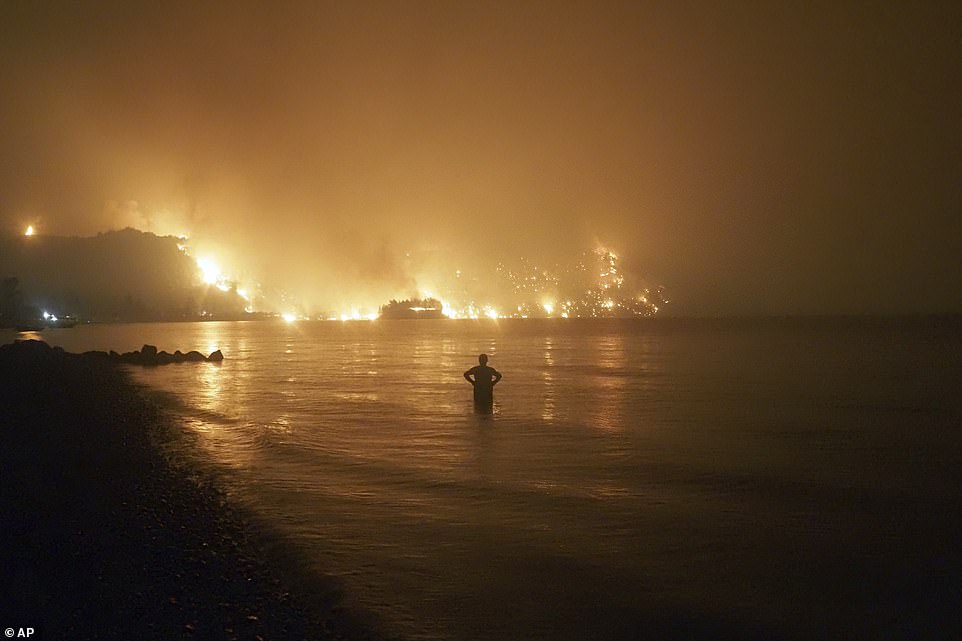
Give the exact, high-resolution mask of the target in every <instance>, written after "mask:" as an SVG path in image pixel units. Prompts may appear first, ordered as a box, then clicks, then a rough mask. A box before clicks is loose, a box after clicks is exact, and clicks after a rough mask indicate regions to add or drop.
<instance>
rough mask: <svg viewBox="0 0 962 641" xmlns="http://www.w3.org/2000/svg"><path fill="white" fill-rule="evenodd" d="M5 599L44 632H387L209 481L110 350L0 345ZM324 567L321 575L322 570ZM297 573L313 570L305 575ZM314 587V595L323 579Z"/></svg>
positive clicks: (126, 635) (14, 622) (146, 635)
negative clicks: (269, 550) (171, 455)
mask: <svg viewBox="0 0 962 641" xmlns="http://www.w3.org/2000/svg"><path fill="white" fill-rule="evenodd" d="M0 380H2V381H3V385H2V386H0V403H2V405H0V407H2V408H3V409H2V414H0V416H2V418H3V420H2V422H0V425H2V427H0V474H2V483H0V522H2V523H3V527H2V528H0V565H2V567H3V588H2V590H0V594H2V599H0V612H2V613H3V616H4V621H3V624H4V626H5V627H14V628H21V627H22V628H27V627H32V628H34V629H35V630H36V633H35V634H34V637H33V638H38V637H39V638H48V639H59V638H62V639H134V638H137V639H198V638H204V639H258V638H260V639H372V640H373V639H376V638H378V637H377V636H375V635H374V634H373V633H372V631H371V630H369V629H367V628H366V626H364V625H361V624H360V623H359V622H358V621H357V620H356V618H355V617H354V616H353V615H352V614H350V613H348V612H346V611H344V610H343V609H341V608H340V605H339V597H338V589H337V586H333V585H332V586H331V587H330V589H326V590H325V594H312V593H311V592H312V591H311V590H308V591H306V592H303V591H301V592H299V591H297V590H292V589H291V584H292V583H298V578H299V577H297V576H296V567H293V566H294V565H295V563H293V562H292V561H293V559H289V560H288V561H287V562H285V561H284V560H274V561H272V560H271V559H270V558H269V557H270V555H269V554H267V555H265V554H264V551H265V548H266V547H268V545H269V544H270V543H273V544H274V547H275V548H278V549H281V548H283V546H282V545H280V544H279V543H278V542H276V541H275V542H272V541H269V539H270V538H271V537H270V535H269V534H268V533H266V532H264V531H262V530H261V529H260V528H258V527H256V526H255V524H254V522H253V520H252V518H251V517H250V515H247V514H245V513H244V510H243V509H242V508H240V507H238V506H236V505H232V504H230V503H229V502H228V501H227V499H226V497H225V495H224V493H223V492H222V491H220V490H219V489H218V488H217V487H216V486H215V485H214V484H212V483H211V482H210V480H209V479H204V478H203V476H204V475H203V473H201V474H200V477H201V478H200V480H199V481H198V479H197V478H195V477H196V476H197V475H195V474H191V473H190V470H187V469H184V468H185V467H186V464H185V465H183V466H181V465H177V464H174V463H173V462H171V461H169V460H168V459H167V458H166V455H165V453H164V452H163V451H162V448H161V447H160V443H161V442H163V441H164V440H165V439H169V438H170V437H171V432H170V431H169V430H171V429H173V428H174V425H173V419H172V418H171V417H170V416H168V415H167V414H166V413H165V412H164V411H163V410H162V409H161V408H159V407H157V406H156V405H154V404H153V403H151V402H150V401H149V400H148V399H147V398H146V397H145V395H144V394H143V393H142V392H141V391H140V390H139V389H138V387H137V386H136V385H135V384H134V383H132V382H131V381H130V380H129V377H128V375H127V374H126V373H125V372H123V371H122V370H121V369H120V368H118V367H116V366H115V365H114V364H113V363H112V362H109V361H105V360H104V359H98V358H96V357H95V356H84V355H77V354H70V353H67V352H64V351H63V350H61V349H57V348H51V347H50V346H49V345H47V344H46V343H43V342H40V341H22V342H17V343H11V344H7V345H3V346H0ZM321 579H323V577H321ZM300 583H303V581H301V582H300ZM314 592H319V591H317V590H315V591H314Z"/></svg>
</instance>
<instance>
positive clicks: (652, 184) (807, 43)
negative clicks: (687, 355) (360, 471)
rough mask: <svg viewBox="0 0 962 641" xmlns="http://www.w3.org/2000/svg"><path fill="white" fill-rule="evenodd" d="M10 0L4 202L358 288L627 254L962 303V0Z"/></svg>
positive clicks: (726, 290)
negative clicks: (515, 262) (520, 261)
mask: <svg viewBox="0 0 962 641" xmlns="http://www.w3.org/2000/svg"><path fill="white" fill-rule="evenodd" d="M915 4H917V3H898V4H895V5H892V4H886V5H884V6H882V5H880V6H874V5H865V4H857V3H845V2H842V3H817V4H802V5H798V6H787V5H786V3H775V2H772V3H758V4H739V3H735V4H732V3H716V2H694V3H674V2H670V3H669V2H665V3H638V2H602V3H598V2H571V3H569V2H565V3H558V2H520V3H514V2H512V3H507V2H505V3H474V2H472V3H457V2H415V3H396V2H395V3H388V2H371V3H354V2H345V3H333V4H326V3H313V2H305V3H253V2H231V3H204V4H203V5H202V6H197V5H196V4H195V3H173V4H170V3H97V2H94V3H76V4H74V3H71V4H67V3H63V6H59V3H32V2H23V3H5V4H4V6H3V7H2V9H0V78H2V79H3V86H4V99H3V101H2V104H0V140H3V141H4V144H3V160H2V162H0V224H2V225H3V227H4V229H5V230H7V231H8V232H9V233H11V234H21V233H22V231H23V229H24V228H25V226H26V224H27V223H28V222H29V223H31V224H34V225H35V226H36V227H37V229H38V231H39V233H52V234H90V233H96V232H98V231H102V230H105V229H109V228H117V227H123V226H126V225H133V226H135V227H138V228H140V229H148V230H153V231H157V232H159V233H173V234H179V233H182V232H187V233H189V234H190V236H191V245H192V250H193V251H195V253H196V255H198V256H200V255H210V256H213V257H216V260H217V261H218V263H219V264H220V265H221V266H222V267H223V268H224V269H225V270H228V271H230V273H237V272H239V271H242V270H246V271H248V272H250V273H251V274H256V275H257V277H258V278H263V279H265V280H274V281H280V282H284V283H286V284H287V285H288V286H289V287H290V288H291V290H292V291H294V292H296V294H297V295H298V296H299V297H301V298H302V299H304V300H305V301H309V302H313V303H315V304H319V305H320V304H330V305H332V306H334V307H336V306H337V305H338V304H339V303H340V302H343V301H345V300H347V299H349V298H351V297H353V296H355V295H356V294H357V293H358V292H363V293H364V296H365V297H366V298H368V299H370V300H386V298H387V297H389V296H394V295H397V294H398V293H401V292H405V291H408V290H412V289H417V286H418V285H419V284H420V283H419V282H418V281H419V279H423V274H422V273H412V268H411V265H410V261H409V260H407V259H408V258H410V256H409V254H411V253H413V254H414V255H415V256H417V257H418V260H419V261H421V265H420V266H419V267H418V269H423V270H427V269H429V268H433V267H430V266H429V265H427V263H430V262H431V261H435V262H437V263H439V264H443V269H444V270H448V271H450V270H452V269H454V268H459V269H468V270H470V269H471V268H472V267H474V266H478V265H488V264H493V263H494V262H496V261H497V260H500V259H502V258H512V257H517V256H522V255H525V256H527V255H535V256H542V257H547V258H561V257H565V256H570V255H572V254H573V253H576V252H578V251H582V250H584V249H591V248H593V247H595V246H596V245H597V244H599V243H600V244H604V245H606V246H610V247H613V248H614V249H616V250H617V251H618V253H619V255H621V256H622V257H623V264H624V267H625V269H626V270H627V271H629V272H632V273H636V274H639V275H642V276H644V277H646V278H651V279H654V280H656V281H657V282H659V283H661V284H664V285H665V287H666V288H667V290H668V291H669V292H671V294H672V296H673V305H675V308H674V310H673V313H679V314H687V313H692V314H724V313H756V312H769V313H794V312H857V311H949V310H954V311H960V310H962V307H960V305H962V303H960V298H959V296H958V292H959V291H962V269H960V268H959V266H958V253H959V247H960V244H959V243H960V239H962V216H960V211H962V210H960V203H962V197H960V190H959V185H960V184H962V181H960V180H959V178H960V176H962V171H960V170H962V165H960V160H959V149H960V148H962V135H960V126H962V125H960V123H962V121H960V119H959V117H958V114H960V113H962V97H960V96H962V91H960V89H959V87H960V86H962V62H960V60H962V56H959V55H958V25H959V24H962V9H960V7H959V5H958V3H948V2H945V3H939V2H930V3H918V4H921V5H923V6H915Z"/></svg>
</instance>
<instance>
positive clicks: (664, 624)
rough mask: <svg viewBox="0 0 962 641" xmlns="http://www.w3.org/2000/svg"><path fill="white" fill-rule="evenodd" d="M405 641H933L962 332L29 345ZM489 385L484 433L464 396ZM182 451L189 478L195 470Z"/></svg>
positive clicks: (948, 579)
mask: <svg viewBox="0 0 962 641" xmlns="http://www.w3.org/2000/svg"><path fill="white" fill-rule="evenodd" d="M43 337H44V338H45V339H46V340H48V342H51V343H54V344H61V345H63V346H65V347H66V348H67V349H70V350H82V349H92V348H101V349H111V348H112V349H116V350H126V349H133V348H136V347H139V346H140V345H141V344H142V343H144V342H151V343H155V344H157V345H158V347H160V348H161V349H168V350H170V351H173V350H174V349H181V350H184V351H186V350H188V349H199V350H201V351H205V352H207V351H211V350H213V349H215V348H220V349H222V350H223V351H224V353H225V354H226V355H227V359H228V360H226V361H224V363H223V365H221V366H219V367H218V366H213V365H207V364H201V365H177V366H169V367H164V368H158V369H152V370H139V371H138V374H137V376H138V378H139V379H140V380H142V381H144V382H146V383H148V384H149V385H151V386H154V387H157V388H160V389H163V390H167V391H171V392H173V393H175V394H176V395H177V397H179V398H180V399H181V400H182V401H183V403H185V404H186V408H181V411H182V413H183V414H184V424H185V428H186V429H187V430H188V431H189V433H190V434H191V438H190V439H186V440H185V441H184V443H185V445H184V446H183V447H191V448H196V449H197V451H198V452H199V453H200V454H201V455H202V457H203V458H204V459H205V460H207V461H210V462H212V463H215V464H217V465H218V466H221V467H223V468H225V469H226V470H227V473H226V475H225V478H226V481H227V483H228V484H229V486H230V488H231V491H232V493H233V494H234V495H235V496H236V497H237V498H238V499H239V500H242V501H244V502H246V503H248V504H249V505H251V506H252V507H253V508H254V509H255V510H256V511H257V512H258V513H259V514H260V515H262V516H263V517H264V518H265V519H266V520H267V521H268V522H269V523H271V524H272V525H273V526H275V527H277V528H279V529H280V530H282V531H283V532H284V533H285V534H287V535H288V536H289V537H290V540H292V541H293V545H294V546H295V547H296V548H297V549H298V550H299V551H300V553H303V554H304V555H306V558H308V559H309V566H310V567H309V568H308V569H309V570H310V571H312V572H317V573H318V574H321V573H323V574H326V575H329V576H333V577H335V578H336V580H337V581H338V582H339V583H340V584H342V585H343V586H344V589H345V592H346V594H347V599H348V603H349V605H351V606H356V607H358V608H360V609H363V610H366V611H368V612H372V613H374V615H375V616H376V618H377V621H378V623H377V625H379V626H380V627H381V628H382V629H383V630H384V631H385V632H386V633H388V634H395V635H399V636H402V637H404V638H411V639H634V638H652V639H670V638H705V639H710V638H726V637H727V638H762V639H767V638H777V639H889V638H892V639H899V638H957V637H956V634H957V632H958V629H959V627H958V626H959V619H958V617H959V615H958V611H959V609H960V606H962V569H960V563H962V554H960V552H959V541H960V540H962V539H960V535H962V527H960V523H962V518H960V516H959V514H958V511H959V507H960V499H962V432H960V430H962V393H960V392H962V324H960V323H959V321H957V320H946V319H941V320H940V319H807V320H806V319H802V320H800V319H780V320H779V319H772V320H764V321H760V320H728V321H681V320H658V321H651V322H645V321H641V322H639V321H626V322H621V321H597V322H595V321H575V322H570V321H569V322H564V321H550V320H549V321H530V320H529V321H504V320H502V321H464V322H461V321H418V322H403V321H401V322H381V321H378V322H349V323H340V322H333V323H332V322H319V323H295V324H284V323H281V322H277V323H273V322H262V323H203V324H170V325H116V326H88V327H82V328H74V329H72V330H59V331H52V330H48V331H46V332H44V335H43ZM481 351H484V352H487V353H488V354H490V355H491V357H492V359H491V365H493V366H494V367H496V368H497V369H499V370H500V371H501V372H502V373H503V374H504V380H503V382H502V384H501V385H499V386H498V387H497V390H496V395H495V396H496V399H495V413H494V415H492V416H478V415H476V414H474V413H473V411H472V402H471V390H470V386H469V385H468V384H467V383H465V381H464V380H463V379H462V378H461V373H462V372H463V371H464V370H466V369H468V368H469V367H471V366H472V365H474V364H476V355H477V354H478V353H479V352H481ZM193 453H195V454H196V453H197V452H193Z"/></svg>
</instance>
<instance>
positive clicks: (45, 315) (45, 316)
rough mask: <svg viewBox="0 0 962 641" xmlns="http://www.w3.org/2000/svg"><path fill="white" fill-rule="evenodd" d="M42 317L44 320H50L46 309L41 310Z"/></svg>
mask: <svg viewBox="0 0 962 641" xmlns="http://www.w3.org/2000/svg"><path fill="white" fill-rule="evenodd" d="M43 319H44V320H50V314H48V313H47V311H46V310H44V312H43Z"/></svg>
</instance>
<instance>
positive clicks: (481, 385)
mask: <svg viewBox="0 0 962 641" xmlns="http://www.w3.org/2000/svg"><path fill="white" fill-rule="evenodd" d="M478 363H480V364H479V365H476V366H475V367H472V368H471V369H469V370H468V371H466V372H465V373H464V378H465V380H467V381H468V382H469V383H471V385H473V386H474V409H475V410H476V411H479V412H490V411H491V409H492V407H493V405H494V386H495V385H497V384H498V381H500V380H501V373H500V372H499V371H498V370H496V369H494V368H493V367H488V355H487V354H481V355H480V356H478ZM472 377H474V378H472Z"/></svg>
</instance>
